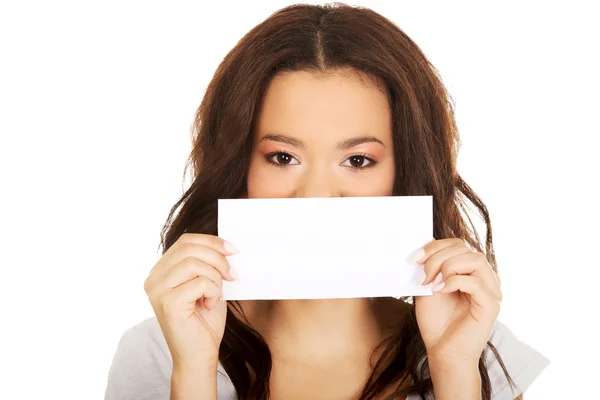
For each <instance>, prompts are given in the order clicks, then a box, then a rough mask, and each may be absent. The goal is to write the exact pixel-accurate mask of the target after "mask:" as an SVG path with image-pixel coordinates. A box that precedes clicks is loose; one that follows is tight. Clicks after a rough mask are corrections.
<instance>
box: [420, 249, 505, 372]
mask: <svg viewBox="0 0 600 400" xmlns="http://www.w3.org/2000/svg"><path fill="white" fill-rule="evenodd" d="M423 252H424V254H423V257H422V258H420V259H418V260H416V262H418V263H420V264H425V268H424V271H425V274H426V277H425V280H424V281H423V285H426V284H429V283H431V282H434V281H435V282H434V288H433V289H434V293H433V296H418V297H416V299H415V309H416V317H417V323H418V325H419V330H420V331H421V336H422V337H423V341H424V343H425V347H426V348H427V355H428V359H429V363H430V368H431V367H432V365H431V364H432V363H438V364H439V363H443V364H444V365H445V366H448V367H452V366H462V365H475V366H476V365H477V363H478V361H479V358H480V357H481V354H482V352H483V350H484V348H485V346H486V343H487V341H488V339H489V337H490V334H491V332H492V328H493V326H494V322H495V321H496V318H497V317H498V313H499V312H500V302H501V301H502V291H501V290H500V280H499V278H498V275H497V274H496V273H495V272H494V270H493V269H492V267H491V265H490V264H489V263H488V261H487V259H486V257H485V255H483V254H482V253H479V252H474V251H472V250H471V249H469V248H468V247H467V245H466V243H465V242H464V241H463V240H461V239H440V240H434V241H432V242H430V243H428V244H427V245H426V246H425V247H424V248H423ZM436 278H437V280H436ZM436 286H437V287H436Z"/></svg>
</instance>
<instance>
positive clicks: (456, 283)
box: [434, 275, 500, 320]
mask: <svg viewBox="0 0 600 400" xmlns="http://www.w3.org/2000/svg"><path fill="white" fill-rule="evenodd" d="M440 286H441V288H440V289H438V290H437V291H436V292H434V293H452V292H456V291H460V292H462V293H466V294H468V295H469V296H470V297H471V303H472V304H473V305H475V306H476V307H475V309H476V310H477V311H478V314H477V315H478V316H483V315H487V316H489V317H492V318H493V319H494V320H495V319H496V317H497V316H498V314H499V312H500V302H499V301H498V300H497V299H496V298H495V297H494V296H493V295H492V294H491V293H490V291H489V290H488V288H487V285H486V284H485V282H484V281H483V279H481V278H479V277H476V276H472V275H454V276H451V277H449V278H448V279H446V281H445V282H443V283H442V284H440ZM480 312H483V314H481V313H480Z"/></svg>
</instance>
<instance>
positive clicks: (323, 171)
mask: <svg viewBox="0 0 600 400" xmlns="http://www.w3.org/2000/svg"><path fill="white" fill-rule="evenodd" d="M296 197H340V193H339V189H338V188H337V184H336V179H335V177H334V176H333V174H332V172H331V171H329V170H328V169H327V168H322V167H316V166H314V167H313V168H308V169H307V170H306V171H305V172H304V173H303V174H302V176H301V177H300V178H299V179H298V182H297V186H296Z"/></svg>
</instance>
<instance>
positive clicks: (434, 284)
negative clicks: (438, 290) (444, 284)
mask: <svg viewBox="0 0 600 400" xmlns="http://www.w3.org/2000/svg"><path fill="white" fill-rule="evenodd" d="M442 279H444V277H443V276H442V273H441V272H440V273H439V274H437V276H436V277H435V279H434V280H433V286H434V287H435V286H437V285H439V284H440V282H441V281H442Z"/></svg>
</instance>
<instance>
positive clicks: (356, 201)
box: [218, 196, 433, 300]
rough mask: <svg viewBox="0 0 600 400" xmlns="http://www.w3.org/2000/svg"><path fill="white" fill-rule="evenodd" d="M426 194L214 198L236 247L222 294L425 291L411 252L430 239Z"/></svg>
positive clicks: (221, 229)
mask: <svg viewBox="0 0 600 400" xmlns="http://www.w3.org/2000/svg"><path fill="white" fill-rule="evenodd" d="M432 207H433V204H432V197H431V196H390V197H330V198H271V199H220V200H219V203H218V235H219V237H221V238H223V239H225V240H227V241H229V242H231V243H232V244H233V245H234V246H235V247H237V248H238V250H239V253H237V254H234V255H232V256H229V257H227V258H228V260H229V263H230V265H231V267H232V268H234V269H235V272H236V273H237V275H238V279H237V280H236V281H234V282H227V281H223V298H224V299H225V300H276V299H326V298H351V297H388V296H389V297H400V296H419V295H431V294H432V291H431V286H432V285H431V284H429V285H427V286H421V285H420V283H421V280H422V278H423V275H422V274H423V272H422V271H423V265H420V264H416V263H411V262H410V257H411V256H412V255H413V254H414V253H415V252H416V251H417V250H419V249H420V248H421V247H423V246H424V245H425V244H427V243H429V242H430V241H431V240H432V238H433V208H432Z"/></svg>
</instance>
